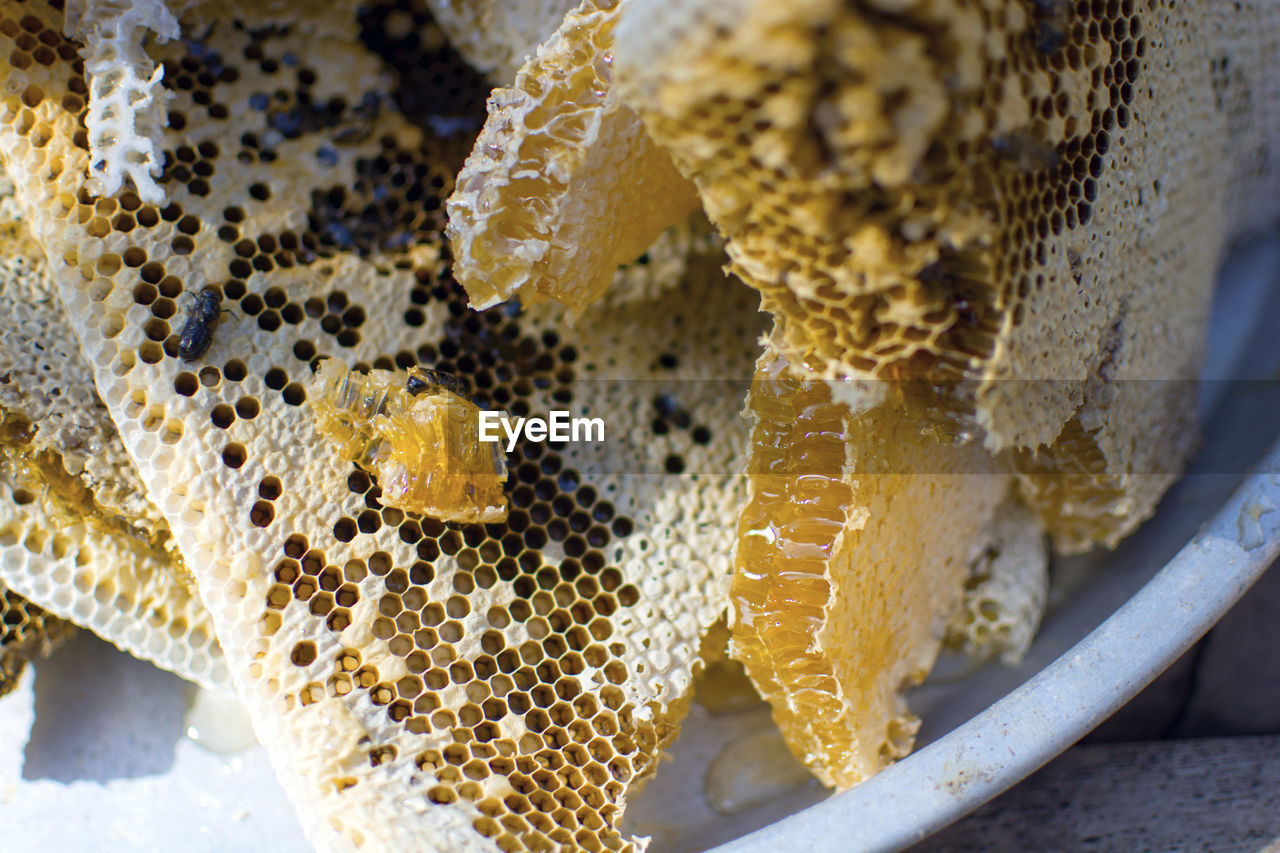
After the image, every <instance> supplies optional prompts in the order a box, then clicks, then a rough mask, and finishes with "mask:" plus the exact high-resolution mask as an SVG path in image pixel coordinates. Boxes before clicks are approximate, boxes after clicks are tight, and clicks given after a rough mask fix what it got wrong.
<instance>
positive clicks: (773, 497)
mask: <svg viewBox="0 0 1280 853" xmlns="http://www.w3.org/2000/svg"><path fill="white" fill-rule="evenodd" d="M898 396H899V395H897V394H896V393H894V394H892V395H891V396H890V398H889V399H888V400H886V401H885V402H883V403H881V404H880V405H878V406H875V407H873V408H871V409H870V410H868V411H865V412H861V413H854V412H853V411H851V410H850V408H849V407H848V406H846V405H844V404H842V403H838V402H834V401H833V400H832V399H831V394H830V392H829V390H828V388H827V386H826V384H825V383H823V382H822V381H811V382H804V381H800V380H797V379H796V378H795V377H794V375H793V374H792V372H791V371H789V369H788V365H787V363H786V361H785V360H784V359H782V358H781V357H779V356H778V355H777V354H776V352H774V351H772V347H771V346H769V347H766V352H765V354H764V355H763V356H761V358H760V361H759V363H758V365H757V371H756V378H755V381H754V382H753V384H752V388H751V391H750V393H749V395H748V408H749V410H750V412H751V415H752V417H753V421H754V423H753V427H752V433H751V457H750V461H749V463H748V475H749V479H750V484H751V485H750V503H749V504H748V506H747V508H746V510H744V512H743V513H742V516H741V519H740V521H739V525H738V554H737V564H736V569H735V572H734V579H733V585H732V588H731V590H730V596H731V601H732V611H731V622H730V627H731V629H732V631H733V645H732V651H733V654H734V656H735V657H737V658H738V659H740V660H741V661H742V662H743V663H744V664H745V665H746V669H747V673H748V675H750V676H751V678H752V680H753V681H754V682H755V684H756V687H757V688H758V689H759V691H760V694H761V695H762V696H763V697H764V698H765V699H767V700H768V701H769V702H770V703H771V704H772V705H773V713H774V719H775V720H776V721H777V723H778V725H779V726H780V727H781V729H782V732H783V735H784V736H785V737H786V739H787V742H788V744H789V746H790V747H791V751H792V752H793V753H795V755H796V757H797V758H799V759H800V760H801V761H803V762H804V763H805V765H806V766H807V767H808V768H809V769H810V770H811V771H812V772H813V773H814V775H815V776H817V777H818V778H819V779H820V780H822V782H823V783H824V784H827V785H833V786H836V787H838V788H847V787H849V786H851V785H854V784H857V783H858V782H861V781H862V780H864V779H866V778H867V777H869V776H871V775H872V774H874V773H876V772H877V771H879V770H881V769H883V768H884V767H885V766H886V765H887V764H889V763H890V762H892V761H893V760H894V759H897V758H901V757H902V756H904V755H906V754H907V752H909V751H910V749H911V744H912V740H913V738H914V734H915V730H916V727H917V725H918V722H917V721H916V719H915V718H914V717H913V716H911V714H910V713H909V712H908V710H907V706H906V701H905V699H904V698H903V695H902V691H903V690H904V689H905V688H906V687H907V686H910V685H912V684H917V683H919V682H920V681H921V680H923V678H924V677H925V675H926V674H927V673H928V672H929V669H930V668H931V667H932V666H933V661H934V659H935V657H936V656H937V654H938V650H939V647H940V644H941V640H942V636H943V632H944V628H945V626H946V625H947V623H948V622H949V621H950V620H951V619H952V616H953V614H954V612H955V611H956V609H957V608H958V606H959V605H960V602H961V597H962V593H963V585H964V582H965V578H966V576H967V575H968V574H969V566H968V564H969V560H970V555H971V552H972V550H973V546H974V543H975V542H976V541H977V540H978V537H979V535H980V533H981V531H982V529H983V527H984V525H985V524H986V523H987V522H988V521H989V520H990V519H991V518H992V517H993V516H994V513H995V511H996V508H997V506H998V505H999V504H1000V503H1001V501H1002V500H1003V499H1004V498H1005V496H1006V495H1007V494H1008V493H1009V488H1010V485H1011V478H1010V477H1009V475H1008V473H1007V472H1006V471H1005V470H1004V468H1003V466H1002V465H1001V464H1000V463H998V462H996V461H995V460H993V459H992V458H991V457H990V455H989V454H988V453H987V452H986V451H985V450H983V449H982V448H981V447H980V446H975V445H972V444H970V445H956V446H942V445H939V444H938V443H937V442H936V441H935V440H934V439H933V438H932V437H930V436H929V435H927V434H926V433H924V432H922V431H921V430H920V429H919V428H918V427H917V426H916V425H914V424H913V423H912V422H911V421H910V420H909V419H907V418H905V417H904V416H903V414H902V410H901V401H900V399H898ZM1032 529H1033V530H1034V524H1033V526H1032Z"/></svg>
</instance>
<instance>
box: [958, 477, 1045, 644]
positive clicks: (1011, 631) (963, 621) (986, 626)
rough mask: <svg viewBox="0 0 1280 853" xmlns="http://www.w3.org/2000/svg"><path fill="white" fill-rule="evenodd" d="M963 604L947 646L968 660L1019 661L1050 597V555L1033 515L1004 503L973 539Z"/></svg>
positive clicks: (1013, 501) (1011, 500)
mask: <svg viewBox="0 0 1280 853" xmlns="http://www.w3.org/2000/svg"><path fill="white" fill-rule="evenodd" d="M968 565H969V577H968V579H967V580H966V581H965V583H964V600H963V602H962V603H961V607H960V610H959V612H958V613H957V614H956V616H955V617H954V618H953V619H952V622H951V624H950V625H948V626H947V635H946V644H947V645H948V646H950V647H951V648H954V649H957V650H959V651H962V652H964V653H965V654H967V655H968V656H969V657H971V658H975V659H986V658H990V657H994V656H996V655H999V656H1000V660H1001V661H1002V662H1004V663H1005V664H1008V665H1009V666H1013V665H1014V664H1017V663H1018V662H1019V661H1021V660H1022V657H1023V655H1025V654H1026V653H1027V649H1029V648H1030V647H1031V641H1032V640H1033V639H1035V635H1036V629H1037V628H1039V627H1040V616H1041V615H1042V614H1043V613H1044V607H1045V603H1046V601H1047V600H1048V594H1049V554H1048V552H1047V550H1046V549H1045V542H1044V534H1043V532H1042V531H1041V530H1040V526H1039V524H1038V523H1037V521H1036V518H1035V516H1034V515H1033V514H1032V513H1031V511H1030V510H1029V509H1027V507H1026V506H1024V505H1023V504H1022V503H1021V502H1020V501H1019V500H1016V499H1014V498H1009V499H1006V500H1005V502H1004V503H1003V504H1001V505H1000V506H999V507H997V508H996V511H995V514H994V516H993V517H992V518H991V519H990V520H989V521H988V522H987V524H986V527H985V528H984V529H983V531H982V532H981V533H979V535H978V536H977V537H976V539H975V541H974V543H973V551H972V552H971V553H970V556H969V561H968Z"/></svg>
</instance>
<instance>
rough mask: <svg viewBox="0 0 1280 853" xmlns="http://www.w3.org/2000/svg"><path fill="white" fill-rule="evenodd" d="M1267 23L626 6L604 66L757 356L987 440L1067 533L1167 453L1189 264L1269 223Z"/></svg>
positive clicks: (1236, 18)
mask: <svg viewBox="0 0 1280 853" xmlns="http://www.w3.org/2000/svg"><path fill="white" fill-rule="evenodd" d="M1278 30H1280V9H1277V7H1276V5H1275V4H1274V3H1269V2H1251V3H1250V2H1246V3H1240V4H1192V3H1173V2H1151V3H1147V2H1133V0H1096V1H1095V0H1062V2H1030V0H1018V2H990V3H976V4H969V3H959V2H938V3H915V4H903V3H887V2H874V3H868V4H852V5H851V4H846V3H841V2H838V0H824V2H817V3H808V4H803V5H802V6H800V7H796V6H794V5H793V4H779V3H770V2H758V0H739V1H738V2H730V3H720V2H700V1H699V2H683V3H677V4H671V3H665V2H658V0H636V2H633V3H629V4H628V5H627V7H626V8H625V9H624V11H623V13H622V15H621V18H620V21H619V23H618V26H617V29H616V31H615V42H616V43H615V50H614V55H615V58H616V75H615V77H616V81H615V82H616V85H617V87H618V88H619V90H620V92H621V94H622V100H623V103H624V104H625V105H627V106H628V107H630V108H631V109H633V110H635V111H636V112H637V113H638V114H639V115H640V116H641V118H642V119H643V121H644V123H645V126H646V128H647V129H648V130H649V132H650V133H651V135H652V136H653V138H654V139H655V140H656V141H657V142H658V143H660V144H661V145H663V146H664V147H665V148H666V149H667V150H668V151H670V152H671V154H672V156H673V158H674V160H675V162H676V164H677V166H678V167H679V168H680V169H681V171H682V172H683V173H684V174H685V175H687V176H688V177H690V178H691V179H692V180H693V181H694V183H695V184H696V185H697V186H698V190H699V194H700V196H701V198H702V201H703V205H704V206H705V208H706V210H707V213H708V215H709V216H710V218H711V219H712V221H713V222H714V223H715V224H716V226H717V227H718V228H719V229H720V230H721V232H722V233H723V234H724V235H725V236H726V238H727V241H728V252H729V256H730V258H731V261H732V263H731V267H732V269H733V271H734V272H736V273H737V274H738V275H740V276H741V277H742V278H743V280H744V281H746V282H747V283H749V284H751V285H752V286H754V287H756V288H757V289H759V290H760V292H761V294H762V297H763V302H764V305H765V307H766V308H768V309H769V310H770V311H771V312H772V313H773V314H774V316H775V318H776V319H777V323H778V328H779V334H778V347H779V349H780V351H781V353H782V354H783V355H784V356H785V357H786V358H787V359H788V360H789V361H790V362H791V363H793V364H796V365H807V366H808V367H810V368H811V369H812V370H814V371H815V372H816V373H817V374H818V375H820V376H821V377H823V378H827V379H843V378H881V379H887V380H894V381H901V380H906V381H908V386H907V387H908V388H909V389H911V390H912V391H913V392H914V393H913V394H912V395H910V396H909V398H908V400H907V405H908V407H909V409H910V410H911V411H912V412H913V416H914V417H916V418H918V419H920V420H922V421H931V422H934V423H938V422H941V423H942V424H944V425H945V426H946V427H947V428H948V429H951V430H952V431H955V432H957V433H961V434H965V433H968V434H973V435H974V436H975V437H977V438H981V439H982V440H983V441H984V442H985V444H986V445H987V446H988V447H990V448H991V449H992V450H1002V449H1016V451H1017V460H1018V467H1019V470H1020V471H1021V472H1022V478H1021V479H1022V482H1023V483H1024V492H1025V493H1026V494H1027V496H1028V498H1029V500H1030V501H1031V503H1032V504H1033V505H1034V506H1036V508H1037V510H1038V511H1039V513H1040V515H1041V518H1042V519H1043V521H1044V522H1045V524H1046V525H1047V526H1048V527H1049V529H1050V531H1051V533H1053V535H1054V538H1055V542H1056V543H1057V545H1058V547H1059V548H1061V549H1063V550H1068V551H1072V550H1079V549H1080V548H1082V547H1087V545H1089V544H1090V543H1095V542H1101V543H1104V544H1108V545H1109V544H1113V543H1114V542H1115V541H1116V540H1117V539H1119V538H1120V537H1121V536H1123V535H1124V534H1125V533H1127V532H1128V531H1130V530H1132V529H1133V527H1134V526H1135V525H1136V524H1137V523H1138V522H1139V521H1141V520H1142V519H1143V518H1145V517H1147V516H1148V515H1150V513H1151V512H1152V511H1153V509H1154V506H1155V503H1156V501H1157V500H1158V499H1159V497H1160V495H1161V494H1163V492H1164V490H1165V489H1166V488H1167V487H1168V485H1169V483H1171V482H1172V480H1173V478H1174V477H1175V476H1176V475H1177V473H1178V472H1179V471H1180V470H1181V469H1182V466H1183V465H1184V463H1185V460H1186V458H1187V456H1188V454H1189V452H1190V449H1191V447H1192V440H1193V436H1194V410H1193V408H1192V406H1191V401H1192V399H1193V397H1194V394H1193V393H1192V391H1191V390H1190V389H1189V387H1188V386H1189V384H1190V383H1191V382H1192V381H1193V380H1194V378H1195V376H1196V374H1197V370H1198V367H1199V364H1200V358H1201V353H1202V352H1203V343H1204V341H1203V336H1204V330H1205V322H1206V317H1207V313H1208V299H1209V293H1210V290H1211V287H1212V284H1213V281H1214V277H1215V276H1214V273H1215V269H1216V266H1217V264H1218V261H1219V258H1220V257H1221V254H1222V251H1223V249H1224V247H1225V246H1226V245H1227V244H1228V243H1229V242H1230V241H1231V240H1232V239H1235V238H1237V237H1239V236H1240V235H1242V234H1246V233H1248V232H1250V231H1252V230H1256V229H1258V228H1260V227H1264V226H1265V225H1266V224H1268V223H1269V222H1271V221H1273V220H1274V218H1275V215H1276V213H1277V207H1276V204H1277V202H1276V199H1278V198H1280V193H1278V192H1277V191H1276V188H1277V180H1278V179H1280V171H1278V170H1277V168H1276V165H1275V164H1276V163H1277V162H1280V161H1278V160H1277V157H1276V152H1275V145H1276V140H1277V139H1280V132H1277V130H1278V128H1280V112H1278V111H1277V109H1276V105H1277V103H1280V101H1278V100H1277V98H1276V96H1275V80H1274V76H1268V74H1267V72H1266V71H1265V69H1267V68H1268V67H1270V66H1271V65H1273V64H1274V62H1275V59H1276V46H1275V45H1276V37H1275V33H1276V32H1277V31H1278ZM1101 386H1105V388H1106V389H1107V390H1106V392H1105V393H1102V392H1101V391H1100V387H1101Z"/></svg>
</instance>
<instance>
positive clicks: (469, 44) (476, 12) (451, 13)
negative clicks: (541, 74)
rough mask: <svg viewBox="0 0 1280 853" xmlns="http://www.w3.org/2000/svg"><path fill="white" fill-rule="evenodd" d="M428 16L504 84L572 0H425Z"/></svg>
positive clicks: (461, 50) (472, 60)
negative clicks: (517, 0) (429, 11)
mask: <svg viewBox="0 0 1280 853" xmlns="http://www.w3.org/2000/svg"><path fill="white" fill-rule="evenodd" d="M427 3H428V8H430V9H431V14H432V16H433V17H434V18H435V19H436V21H437V22H438V23H439V25H440V28H441V29H442V30H443V31H444V34H445V35H446V36H447V37H448V39H449V41H450V42H451V43H452V44H453V46H454V47H455V48H457V50H458V52H459V53H461V54H462V57H463V59H465V60H466V61H467V62H468V63H470V65H471V67H473V68H475V69H476V70H477V71H480V72H481V73H483V74H485V75H486V76H488V77H489V79H490V80H493V81H494V82H495V83H507V82H509V81H511V80H513V79H514V78H515V76H516V71H518V70H519V69H520V66H521V65H523V64H524V61H525V59H526V58H527V57H529V56H532V55H534V54H535V53H536V52H537V49H538V44H539V43H540V42H542V41H543V40H544V39H546V38H547V37H548V36H549V35H551V34H552V33H553V32H555V29H556V27H558V26H560V23H561V22H562V21H563V20H564V16H565V14H566V13H568V12H569V10H570V9H572V8H573V7H574V5H575V4H574V3H573V2H570V0H523V2H520V3H513V2H511V0H427Z"/></svg>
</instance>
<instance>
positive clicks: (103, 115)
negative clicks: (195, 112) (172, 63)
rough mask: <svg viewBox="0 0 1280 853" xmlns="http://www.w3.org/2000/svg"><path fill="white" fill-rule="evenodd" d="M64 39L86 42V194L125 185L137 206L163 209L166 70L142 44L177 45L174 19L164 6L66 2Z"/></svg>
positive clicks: (160, 1) (119, 0)
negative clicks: (163, 79) (163, 80)
mask: <svg viewBox="0 0 1280 853" xmlns="http://www.w3.org/2000/svg"><path fill="white" fill-rule="evenodd" d="M65 32H66V34H67V36H69V37H71V38H74V39H79V40H81V41H82V42H83V43H84V54H83V55H84V75H85V78H86V82H87V83H88V88H89V111H88V113H87V115H86V116H85V119H84V123H85V127H86V128H88V131H89V161H90V167H89V168H90V179H89V183H88V187H89V191H90V192H92V193H94V194H95V195H107V196H111V195H115V194H116V193H118V192H119V191H120V188H121V187H122V186H123V185H124V181H125V179H126V178H128V179H129V180H130V181H131V182H132V184H133V187H134V189H135V190H136V191H137V194H138V196H139V197H140V198H141V199H142V200H144V201H146V202H149V203H151V204H161V203H162V202H163V201H164V192H163V191H162V190H161V189H160V187H159V186H158V185H157V184H156V182H155V180H154V179H155V178H158V177H159V176H160V172H161V163H160V152H159V150H158V149H159V145H160V139H161V130H162V129H163V128H164V125H165V103H166V101H167V98H166V96H165V92H164V89H162V88H161V86H160V78H161V77H162V76H163V74H164V70H163V69H162V68H161V67H159V66H157V65H156V64H155V63H154V62H153V61H152V60H151V58H150V57H149V56H147V52H146V50H145V48H144V46H143V40H144V37H145V36H147V35H153V36H154V37H155V38H157V39H158V40H160V41H164V40H166V39H172V38H177V37H178V35H179V30H178V21H177V19H176V18H175V17H174V16H173V13H172V12H170V11H169V8H168V7H167V6H166V5H165V2H164V0H70V2H68V4H67V17H66V23H65ZM46 49H47V48H46Z"/></svg>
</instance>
